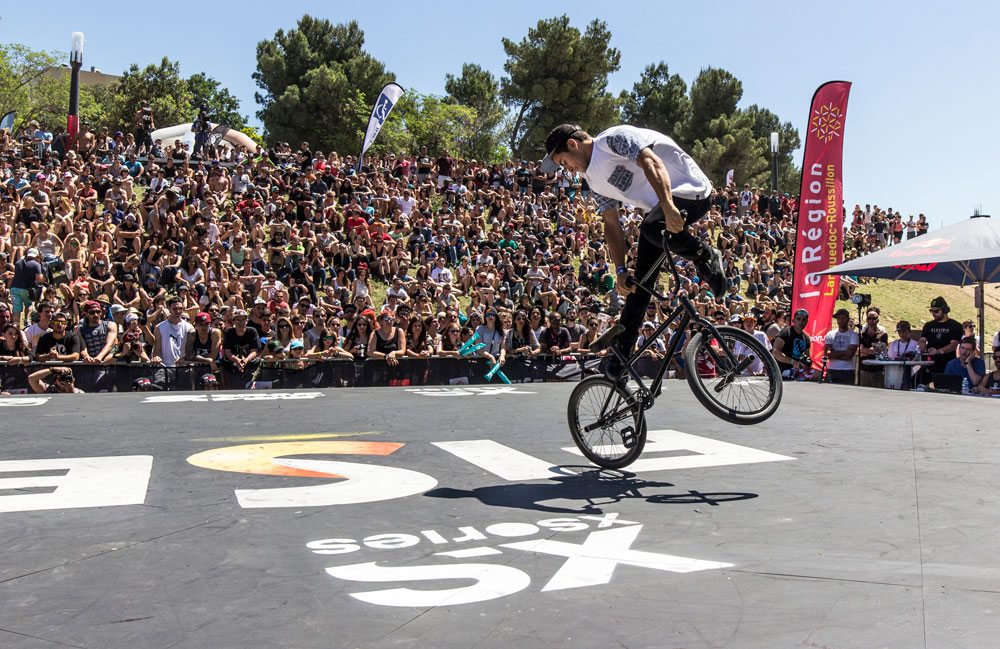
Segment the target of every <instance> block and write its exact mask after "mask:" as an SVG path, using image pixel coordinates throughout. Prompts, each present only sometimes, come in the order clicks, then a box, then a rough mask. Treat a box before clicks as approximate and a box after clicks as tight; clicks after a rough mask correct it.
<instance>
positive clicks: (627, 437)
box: [621, 426, 638, 448]
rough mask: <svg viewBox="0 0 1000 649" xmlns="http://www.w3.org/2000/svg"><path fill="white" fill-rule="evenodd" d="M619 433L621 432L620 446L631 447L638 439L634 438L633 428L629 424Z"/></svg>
mask: <svg viewBox="0 0 1000 649" xmlns="http://www.w3.org/2000/svg"><path fill="white" fill-rule="evenodd" d="M621 434H622V446H624V447H625V448H632V447H634V446H635V443H636V441H638V440H636V436H635V429H634V428H632V427H631V426H626V427H625V428H623V429H622V433H621Z"/></svg>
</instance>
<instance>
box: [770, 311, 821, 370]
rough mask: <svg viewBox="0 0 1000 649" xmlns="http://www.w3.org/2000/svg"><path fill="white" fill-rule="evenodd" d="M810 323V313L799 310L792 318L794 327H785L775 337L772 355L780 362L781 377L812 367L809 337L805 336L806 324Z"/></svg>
mask: <svg viewBox="0 0 1000 649" xmlns="http://www.w3.org/2000/svg"><path fill="white" fill-rule="evenodd" d="M808 322H809V312H808V311H806V310H805V309H799V310H798V311H796V312H795V314H794V315H793V316H792V325H791V326H790V327H785V328H783V329H782V330H781V331H779V332H778V335H777V336H775V337H774V342H773V343H772V345H773V347H772V348H771V353H772V354H773V355H774V360H775V361H777V362H778V367H779V368H780V369H781V375H782V376H784V377H786V378H791V377H790V376H786V374H785V373H786V372H789V373H791V372H790V371H791V370H808V369H810V368H811V366H812V360H811V359H810V358H809V336H807V335H806V334H805V331H804V330H805V327H806V323H808Z"/></svg>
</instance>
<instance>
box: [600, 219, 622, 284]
mask: <svg viewBox="0 0 1000 649" xmlns="http://www.w3.org/2000/svg"><path fill="white" fill-rule="evenodd" d="M601 218H602V219H604V240H605V241H606V242H607V244H608V252H609V253H610V254H611V261H612V263H614V265H615V269H616V270H615V275H616V276H617V277H618V285H619V290H621V288H622V287H624V276H625V273H622V272H618V271H619V270H620V269H622V268H625V232H624V230H622V224H621V221H619V220H618V205H617V204H612V206H611V207H608V208H605V209H604V210H602V211H601Z"/></svg>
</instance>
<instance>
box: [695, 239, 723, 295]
mask: <svg viewBox="0 0 1000 649" xmlns="http://www.w3.org/2000/svg"><path fill="white" fill-rule="evenodd" d="M695 264H696V265H697V267H698V276H699V277H701V278H702V280H704V281H706V282H708V287H709V288H710V289H712V295H714V296H715V297H720V296H723V295H725V294H726V274H725V273H724V272H723V271H722V253H721V252H719V249H718V248H709V249H708V252H706V253H705V254H704V255H703V256H702V257H701V258H699V259H698V260H697V261H696V262H695Z"/></svg>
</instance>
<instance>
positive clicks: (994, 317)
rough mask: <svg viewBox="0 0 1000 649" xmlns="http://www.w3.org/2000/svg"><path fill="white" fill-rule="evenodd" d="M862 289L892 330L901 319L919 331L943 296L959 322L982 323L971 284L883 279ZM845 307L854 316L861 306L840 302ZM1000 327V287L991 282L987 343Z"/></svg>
mask: <svg viewBox="0 0 1000 649" xmlns="http://www.w3.org/2000/svg"><path fill="white" fill-rule="evenodd" d="M858 292H859V293H871V296H872V305H873V306H877V307H879V308H880V309H882V322H881V324H882V326H884V327H885V328H886V329H887V330H888V331H889V332H890V333H891V332H893V331H894V330H895V326H896V322H897V321H899V320H908V321H909V322H910V324H911V325H912V326H913V328H914V329H915V330H919V329H920V327H921V326H922V325H923V323H925V322H927V321H928V320H930V319H931V314H930V313H929V312H928V307H929V306H930V302H931V300H933V299H934V298H935V297H937V296H939V295H940V296H941V297H943V298H944V299H945V300H947V301H948V306H950V307H951V314H950V315H951V317H952V318H954V319H955V320H958V321H959V322H962V321H964V320H972V321H973V322H977V323H978V320H977V318H978V315H977V312H976V307H975V303H974V301H973V288H972V287H971V286H970V287H967V288H964V289H963V288H959V287H957V286H944V285H941V284H923V283H920V282H904V281H891V280H879V281H878V283H877V284H875V283H871V284H862V285H861V286H860V287H859V288H858ZM841 306H843V307H844V308H846V309H847V310H849V311H850V312H851V314H852V315H853V314H855V313H856V312H857V307H855V306H854V305H853V304H851V303H850V302H845V301H841V302H838V303H837V307H838V308H839V307H841ZM997 329H1000V288H998V287H997V285H996V284H992V285H991V284H987V285H986V333H987V334H989V336H988V337H987V341H986V344H987V345H989V341H990V339H991V338H992V337H993V334H995V333H996V332H997ZM977 337H978V324H977Z"/></svg>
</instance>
